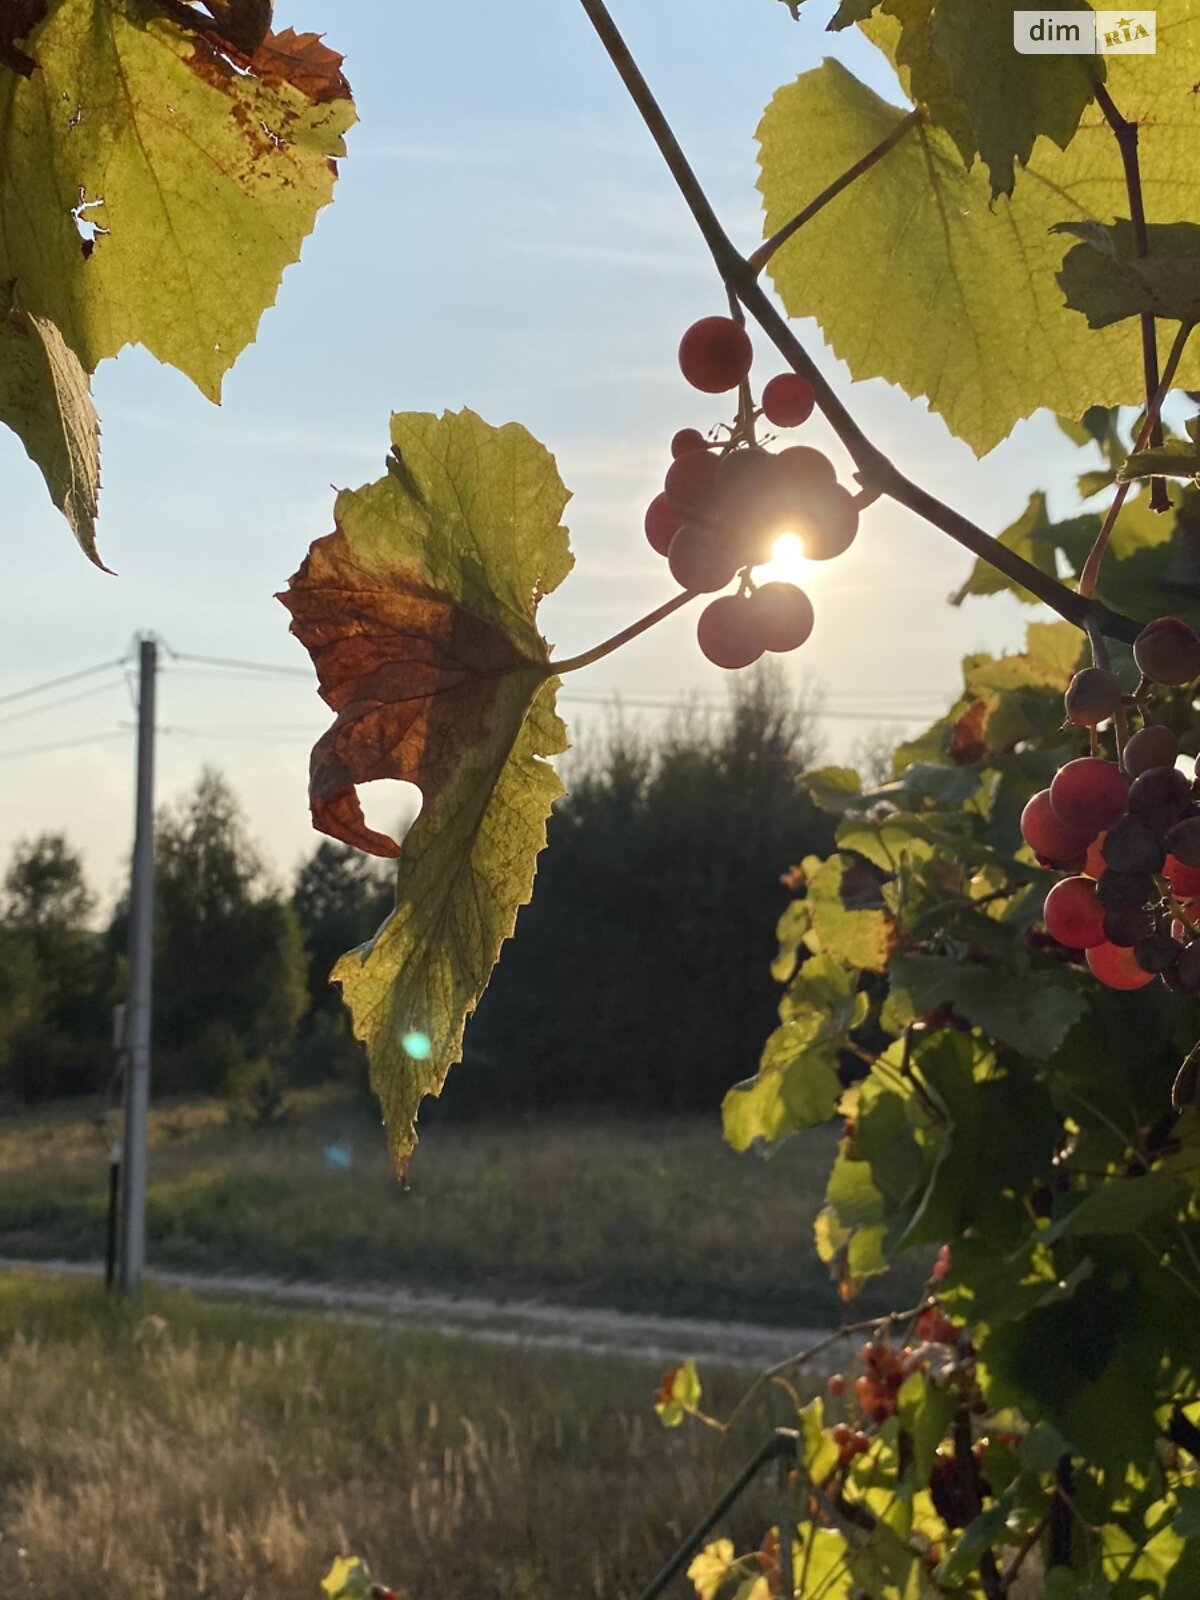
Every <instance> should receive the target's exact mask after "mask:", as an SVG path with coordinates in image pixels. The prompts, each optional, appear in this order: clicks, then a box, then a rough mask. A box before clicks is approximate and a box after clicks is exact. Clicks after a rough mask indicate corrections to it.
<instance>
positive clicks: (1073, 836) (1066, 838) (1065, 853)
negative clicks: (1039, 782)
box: [1021, 789, 1091, 861]
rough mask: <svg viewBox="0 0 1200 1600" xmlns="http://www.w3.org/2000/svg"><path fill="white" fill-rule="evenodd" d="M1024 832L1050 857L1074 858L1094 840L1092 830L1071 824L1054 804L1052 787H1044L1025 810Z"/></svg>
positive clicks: (1035, 847) (1038, 851)
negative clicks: (1057, 811)
mask: <svg viewBox="0 0 1200 1600" xmlns="http://www.w3.org/2000/svg"><path fill="white" fill-rule="evenodd" d="M1021 836H1022V838H1023V839H1024V840H1025V843H1026V844H1027V845H1028V846H1029V848H1030V849H1031V850H1033V851H1034V852H1035V853H1036V854H1037V855H1039V856H1045V857H1046V859H1047V860H1048V861H1074V860H1075V858H1076V857H1077V856H1082V855H1084V853H1085V852H1086V850H1087V847H1088V845H1089V844H1090V843H1091V834H1090V833H1080V832H1079V831H1078V829H1076V828H1068V827H1067V825H1066V823H1065V822H1063V821H1062V820H1061V819H1060V818H1059V817H1058V815H1057V814H1056V813H1055V811H1054V808H1053V806H1051V804H1050V791H1049V789H1040V790H1039V791H1038V793H1037V794H1035V795H1034V797H1033V799H1032V800H1031V801H1030V802H1029V804H1028V805H1027V806H1026V807H1025V809H1024V811H1022V813H1021Z"/></svg>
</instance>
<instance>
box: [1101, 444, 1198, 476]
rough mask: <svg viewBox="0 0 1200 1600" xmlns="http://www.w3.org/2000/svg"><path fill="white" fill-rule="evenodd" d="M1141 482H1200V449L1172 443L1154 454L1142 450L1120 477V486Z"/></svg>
mask: <svg viewBox="0 0 1200 1600" xmlns="http://www.w3.org/2000/svg"><path fill="white" fill-rule="evenodd" d="M1138 478H1200V445H1196V444H1194V443H1193V442H1192V441H1191V440H1190V439H1169V440H1168V441H1167V443H1166V444H1164V445H1161V446H1159V447H1158V448H1157V449H1153V450H1138V451H1136V452H1135V453H1134V454H1133V455H1131V456H1130V458H1129V460H1128V461H1127V462H1126V463H1125V465H1124V466H1123V467H1122V468H1121V470H1120V471H1119V472H1118V473H1117V480H1118V482H1120V483H1131V482H1134V481H1136V480H1137V479H1138Z"/></svg>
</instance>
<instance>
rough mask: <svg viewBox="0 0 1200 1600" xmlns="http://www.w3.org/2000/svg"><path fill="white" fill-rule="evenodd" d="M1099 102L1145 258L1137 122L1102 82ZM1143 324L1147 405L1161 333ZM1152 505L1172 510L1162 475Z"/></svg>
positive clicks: (1145, 318)
mask: <svg viewBox="0 0 1200 1600" xmlns="http://www.w3.org/2000/svg"><path fill="white" fill-rule="evenodd" d="M1096 104H1097V105H1098V106H1099V107H1100V110H1101V111H1102V112H1103V113H1104V120H1105V121H1106V122H1107V123H1108V125H1109V127H1110V128H1111V129H1112V131H1113V133H1114V135H1115V136H1116V141H1117V146H1118V148H1119V149H1120V152H1121V164H1122V166H1123V167H1124V168H1125V189H1126V193H1127V194H1128V196H1129V220H1130V222H1131V223H1132V224H1133V245H1134V249H1135V250H1136V251H1137V258H1138V260H1139V261H1145V260H1146V258H1147V257H1148V256H1149V254H1150V240H1149V237H1148V235H1147V233H1146V204H1145V200H1144V198H1143V195H1142V167H1141V160H1140V158H1139V156H1138V125H1137V123H1136V122H1130V121H1129V119H1128V118H1127V117H1123V116H1122V115H1121V113H1120V112H1119V111H1118V110H1117V107H1116V105H1115V103H1114V101H1113V98H1112V96H1111V95H1110V94H1109V92H1108V90H1107V89H1106V88H1105V86H1104V85H1103V84H1102V83H1097V85H1096ZM1141 324H1142V367H1143V370H1144V372H1145V374H1146V405H1147V407H1149V406H1150V403H1151V401H1152V400H1153V397H1154V395H1155V394H1156V393H1157V392H1158V335H1157V331H1156V329H1155V326H1154V317H1153V315H1152V313H1151V312H1149V311H1146V312H1143V313H1142V317H1141ZM1162 442H1163V433H1162V423H1161V422H1159V421H1158V419H1157V418H1156V419H1155V422H1154V427H1153V430H1152V431H1151V434H1150V443H1151V445H1152V446H1153V447H1154V448H1155V449H1157V448H1158V447H1159V446H1160V445H1161V444H1162ZM1150 508H1151V510H1153V511H1169V510H1170V509H1171V502H1170V500H1169V499H1168V498H1167V486H1166V483H1165V481H1164V480H1163V479H1162V478H1152V479H1151V481H1150Z"/></svg>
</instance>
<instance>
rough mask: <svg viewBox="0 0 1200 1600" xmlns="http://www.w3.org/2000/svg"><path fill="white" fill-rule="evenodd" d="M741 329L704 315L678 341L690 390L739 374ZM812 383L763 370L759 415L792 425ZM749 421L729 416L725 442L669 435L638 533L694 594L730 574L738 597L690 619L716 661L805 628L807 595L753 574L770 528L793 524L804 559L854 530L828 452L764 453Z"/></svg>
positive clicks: (792, 646)
mask: <svg viewBox="0 0 1200 1600" xmlns="http://www.w3.org/2000/svg"><path fill="white" fill-rule="evenodd" d="M752 359H753V350H752V347H751V344H750V336H749V335H748V334H747V332H746V330H745V328H743V327H742V326H741V324H740V323H737V322H734V321H733V319H732V318H731V317H702V318H701V319H700V321H699V322H696V323H693V324H692V326H691V327H690V328H689V329H688V330H687V332H686V333H685V334H684V336H683V338H682V340H681V341H680V345H679V367H680V370H681V371H682V373H683V375H684V377H685V378H686V379H687V381H688V382H689V383H690V384H691V385H692V386H693V388H696V389H700V390H702V391H703V392H704V393H705V394H724V393H726V392H727V391H728V390H730V389H736V388H738V387H739V385H741V384H742V383H744V382H745V380H746V379H747V377H748V376H749V373H750V364H751V360H752ZM814 403H815V396H814V394H813V389H812V385H811V384H810V383H809V382H808V381H807V380H806V379H805V378H802V377H800V376H799V375H798V374H797V373H794V372H787V373H782V374H781V375H780V376H779V377H776V378H772V379H771V380H770V382H769V383H768V384H767V385H766V386H765V387H764V389H763V392H762V406H761V415H762V416H763V417H765V418H766V420H767V422H769V423H770V424H771V425H772V426H774V427H777V428H794V427H798V426H799V425H800V424H801V423H803V422H807V420H808V418H809V417H810V416H811V415H812V411H813V406H814ZM753 423H754V418H753V417H751V418H749V419H739V422H738V423H737V424H735V425H734V427H733V428H731V429H729V430H728V436H727V437H726V438H725V439H724V440H723V441H719V442H718V441H714V440H712V439H707V438H705V436H704V434H702V433H701V432H700V431H699V429H697V428H683V429H681V430H680V432H678V433H677V434H676V435H675V437H674V439H672V441H671V465H670V468H669V469H668V471H667V475H666V480H665V482H664V484H663V490H662V493H661V494H659V495H658V496H656V497H655V499H654V500H652V501H651V503H650V505H649V507H648V509H647V511H646V524H645V526H646V538H647V539H648V540H649V541H650V544H651V547H652V548H653V549H654V550H655V551H656V552H657V553H658V554H659V555H662V556H666V558H667V563H668V565H669V566H670V569H671V575H672V577H674V578H675V580H676V581H677V582H678V583H679V584H681V585H682V586H683V588H684V589H687V590H689V591H691V592H692V593H694V594H716V593H717V592H718V591H719V590H721V589H726V588H728V586H729V585H730V584H731V583H732V582H733V580H734V578H739V579H740V582H739V585H738V590H737V593H736V594H729V595H723V596H722V597H721V598H720V599H719V600H713V601H712V602H711V603H710V604H709V605H707V606H706V607H705V609H704V610H703V611H702V612H701V614H700V618H699V621H698V623H697V626H696V637H697V639H698V641H699V644H700V649H701V650H702V651H703V653H704V654H705V655H706V656H707V657H708V659H709V660H710V661H712V662H714V663H715V665H717V666H718V667H728V668H735V667H748V666H749V665H750V664H751V663H752V662H754V661H757V660H758V658H759V657H760V656H761V655H762V654H763V652H764V651H765V650H773V651H781V652H786V651H789V650H796V649H799V647H800V646H801V645H802V644H803V643H804V642H805V640H806V639H807V638H808V636H809V634H810V633H811V632H812V629H813V608H812V602H811V601H810V600H809V598H808V596H807V595H806V594H805V593H804V591H803V589H800V588H798V587H797V585H796V584H794V583H781V582H774V583H763V584H756V583H755V582H754V579H753V578H752V576H751V571H752V569H753V568H754V567H756V566H762V565H763V564H765V563H766V562H767V561H769V560H770V559H771V548H772V546H773V545H774V543H775V540H776V539H777V538H778V537H779V536H780V534H782V533H785V532H794V533H796V534H798V535H799V536H800V538H801V539H802V541H803V544H804V553H805V555H806V556H808V558H809V559H810V560H814V561H825V560H828V559H829V558H830V557H832V556H837V555H841V553H842V552H843V551H844V550H846V549H848V548H849V546H850V544H851V543H852V542H853V539H854V536H855V534H856V533H857V532H858V509H857V505H856V503H855V499H854V496H853V495H852V494H851V493H850V492H849V490H847V489H845V488H843V487H842V485H841V484H839V483H838V481H837V474H836V472H835V471H834V468H833V464H832V463H831V462H830V460H829V458H828V457H827V456H825V455H823V454H822V453H821V451H819V450H814V449H812V448H810V447H809V446H807V445H794V446H792V447H791V448H790V449H786V450H780V451H774V452H773V451H769V450H764V449H763V448H762V447H761V446H760V445H758V444H756V443H755V441H754V436H753Z"/></svg>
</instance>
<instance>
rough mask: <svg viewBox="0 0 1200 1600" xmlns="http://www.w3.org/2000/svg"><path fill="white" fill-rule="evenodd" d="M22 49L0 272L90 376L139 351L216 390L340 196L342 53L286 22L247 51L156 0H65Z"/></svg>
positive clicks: (2, 160)
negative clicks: (24, 67)
mask: <svg viewBox="0 0 1200 1600" xmlns="http://www.w3.org/2000/svg"><path fill="white" fill-rule="evenodd" d="M201 15H202V14H201V13H197V16H198V17H199V16H201ZM23 50H24V51H26V52H27V53H28V55H29V57H30V58H31V59H32V60H33V61H35V62H36V63H37V69H36V71H33V72H31V73H30V74H29V76H28V77H26V76H24V75H22V73H21V72H19V71H14V70H11V69H9V68H7V67H5V66H3V65H0V283H5V284H13V285H14V286H15V293H16V300H17V304H19V305H20V306H21V307H22V309H23V310H25V311H27V312H29V313H31V314H32V315H34V316H37V317H44V318H48V319H49V320H50V321H52V322H54V323H56V324H57V326H58V328H59V329H60V331H61V333H62V336H63V338H64V340H65V341H66V343H67V344H68V345H69V346H70V347H71V349H72V350H74V352H75V353H76V355H77V356H78V357H79V360H80V362H81V363H82V365H83V367H84V369H85V370H86V371H88V372H91V371H94V369H95V367H96V364H97V362H99V361H100V360H101V359H102V358H103V357H105V356H112V355H115V354H116V353H117V351H118V350H120V349H121V348H122V347H123V346H124V345H127V344H143V345H145V346H146V348H147V349H148V350H149V351H150V352H151V353H152V354H153V355H155V356H157V357H158V359H159V360H160V361H165V362H168V363H169V364H170V365H171V366H174V367H178V368H179V369H180V371H182V372H185V373H186V374H187V375H188V377H190V378H191V379H192V380H193V381H194V382H195V383H196V384H197V386H198V387H199V388H200V389H201V390H202V391H203V392H204V393H205V394H206V395H208V397H209V398H210V399H213V400H215V399H217V398H218V396H219V394H220V389H221V379H222V376H223V375H224V373H225V372H226V371H227V370H228V368H229V367H230V366H232V364H233V362H234V361H235V360H236V359H237V356H238V354H239V353H240V351H241V350H242V349H244V347H245V346H246V345H247V344H249V343H250V342H251V341H252V340H253V338H254V335H255V332H256V330H257V327H258V321H259V318H260V317H261V315H262V313H263V311H264V309H265V308H266V307H267V306H269V305H270V304H271V303H272V301H273V300H274V298H275V294H276V290H277V289H278V286H279V280H280V278H281V276H282V274H283V270H284V268H285V267H287V266H288V265H289V264H290V263H291V262H293V261H295V259H296V257H297V256H298V254H299V252H300V245H301V242H302V241H303V240H304V238H305V236H306V235H307V234H308V233H309V232H311V230H312V227H313V223H314V221H315V220H316V215H317V212H318V211H319V210H320V209H321V207H322V206H324V205H326V204H328V202H329V201H330V200H331V199H332V197H333V185H334V181H335V179H336V177H337V167H336V158H337V157H339V156H342V155H344V154H345V146H344V144H343V138H342V136H343V135H344V133H345V132H346V130H347V129H348V128H349V127H350V126H351V124H352V123H353V121H354V105H353V102H352V100H351V98H350V90H349V87H348V85H347V83H346V80H345V79H344V78H343V77H342V74H341V57H340V56H338V55H336V54H335V53H334V52H333V51H332V50H330V49H328V47H327V46H325V45H324V44H323V43H322V42H321V41H320V39H319V38H318V37H317V35H316V34H297V33H294V32H293V31H292V30H291V29H290V28H289V29H287V30H286V31H284V32H283V33H279V34H268V35H267V37H266V39H265V40H264V41H263V42H262V44H261V45H260V46H259V47H258V49H257V50H256V51H255V52H254V54H253V55H252V56H240V55H239V54H238V53H237V52H236V51H234V50H232V47H230V48H221V46H220V42H219V41H217V40H210V39H208V38H206V37H205V36H204V35H203V34H201V33H199V32H197V31H195V30H194V29H191V28H188V27H182V26H180V25H179V23H177V22H175V21H172V20H170V18H168V17H165V16H163V14H162V11H161V9H160V8H159V7H157V6H154V5H151V4H148V3H146V0H50V4H49V6H48V7H47V10H46V15H45V18H44V20H43V21H41V22H40V23H39V24H38V25H37V26H36V27H35V28H34V29H33V30H32V32H31V33H30V34H29V36H28V38H27V39H26V40H25V41H23Z"/></svg>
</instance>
